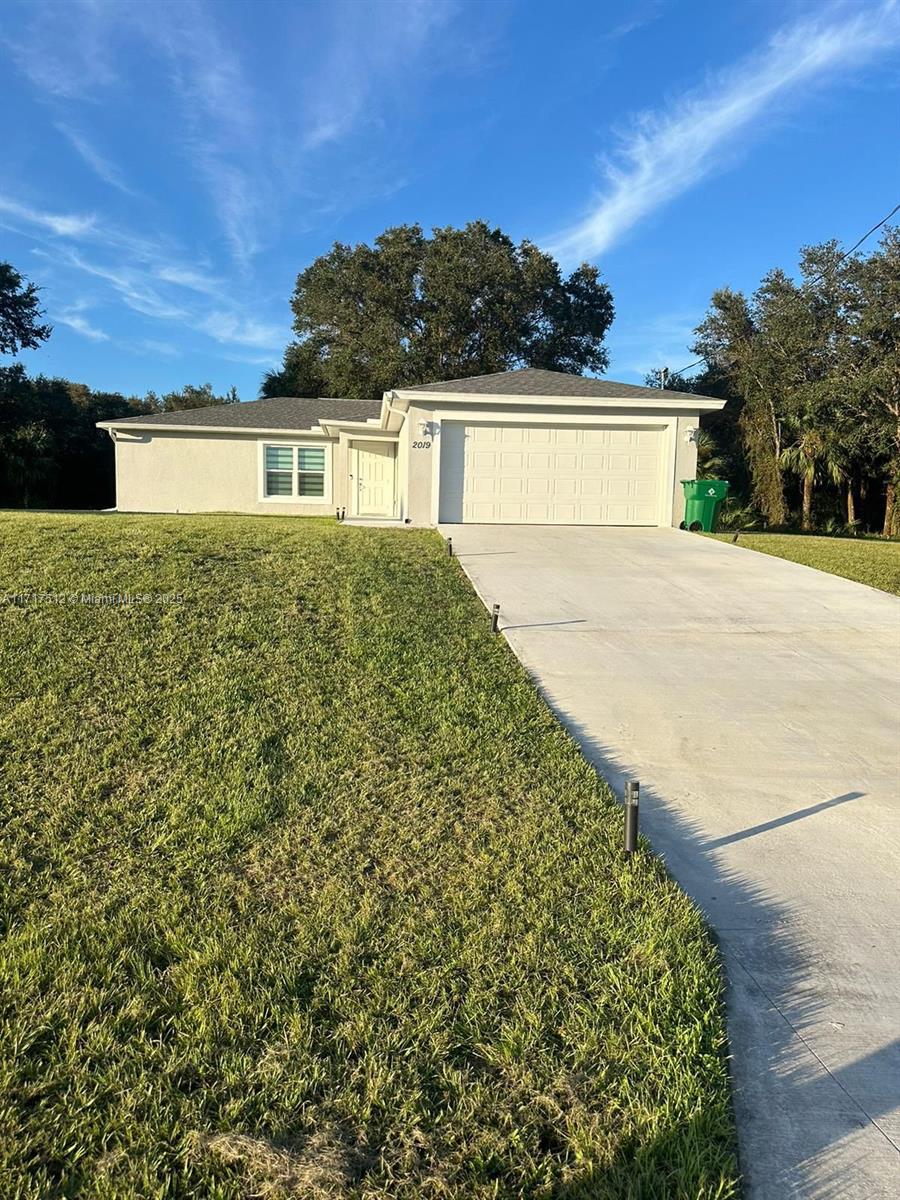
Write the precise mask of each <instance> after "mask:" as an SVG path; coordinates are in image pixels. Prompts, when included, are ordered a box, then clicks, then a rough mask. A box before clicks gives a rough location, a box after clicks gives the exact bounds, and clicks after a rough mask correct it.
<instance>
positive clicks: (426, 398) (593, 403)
mask: <svg viewBox="0 0 900 1200" xmlns="http://www.w3.org/2000/svg"><path fill="white" fill-rule="evenodd" d="M395 394H396V395H397V397H398V398H402V399H403V400H406V401H407V402H409V401H415V402H416V404H418V405H421V406H424V407H427V408H432V407H435V406H437V405H444V404H504V405H511V406H518V407H519V408H522V407H525V406H528V407H541V406H544V407H548V406H549V407H550V408H551V409H553V408H626V409H634V408H638V409H643V408H654V409H669V410H671V411H672V412H718V411H719V409H721V408H724V407H725V401H724V400H717V399H715V398H714V397H712V396H695V395H694V394H693V393H692V392H685V393H684V394H683V399H682V397H681V396H678V397H673V396H665V395H663V394H660V396H659V397H658V398H657V397H655V396H654V397H650V396H510V395H501V394H497V395H492V394H488V393H484V394H480V393H478V392H419V391H416V390H415V389H412V388H411V389H410V390H409V391H407V390H405V389H403V390H401V391H397V392H396V393H395ZM453 419H454V420H455V418H453Z"/></svg>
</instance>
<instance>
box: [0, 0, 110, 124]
mask: <svg viewBox="0 0 900 1200" xmlns="http://www.w3.org/2000/svg"><path fill="white" fill-rule="evenodd" d="M25 11H26V12H27V15H28V20H27V21H26V20H19V21H16V22H15V32H14V33H13V34H12V35H8V36H5V37H0V40H2V41H3V42H4V43H5V44H6V46H7V47H8V49H9V52H10V54H11V55H12V57H13V60H14V61H15V63H16V65H17V66H18V67H19V69H20V70H21V71H22V72H23V74H25V75H26V76H27V77H28V78H29V79H30V81H31V82H32V84H34V86H35V87H36V88H37V89H38V90H39V91H40V92H42V93H44V94H46V95H48V96H51V97H58V98H59V99H60V100H70V99H72V98H74V97H83V96H90V95H92V94H93V93H95V92H96V91H97V89H98V88H103V87H106V86H107V85H109V84H111V83H113V82H115V80H116V78H117V72H116V68H115V66H114V63H115V57H116V56H115V53H114V48H113V45H112V43H111V39H110V31H111V24H110V20H109V18H110V16H114V15H115V14H114V13H113V12H112V10H111V6H107V5H105V4H103V3H98V2H97V0H68V3H66V4H41V3H34V2H32V3H30V4H28V5H27V8H26V9H25Z"/></svg>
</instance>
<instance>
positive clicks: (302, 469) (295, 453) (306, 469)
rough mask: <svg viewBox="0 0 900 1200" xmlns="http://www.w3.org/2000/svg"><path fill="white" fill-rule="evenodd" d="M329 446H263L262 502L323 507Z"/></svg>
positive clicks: (326, 496) (326, 497) (326, 484)
mask: <svg viewBox="0 0 900 1200" xmlns="http://www.w3.org/2000/svg"><path fill="white" fill-rule="evenodd" d="M330 449H331V447H330V446H283V445H282V446H264V447H263V498H264V499H266V500H297V501H301V502H302V501H308V502H309V503H312V504H315V503H317V502H318V503H320V504H325V503H327V502H328V499H329V492H330V490H331V487H330V480H329V479H328V471H329V466H330V453H329V452H330Z"/></svg>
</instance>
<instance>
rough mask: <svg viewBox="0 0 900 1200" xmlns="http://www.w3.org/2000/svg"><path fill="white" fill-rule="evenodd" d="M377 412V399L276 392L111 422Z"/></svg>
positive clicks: (237, 421) (260, 423) (278, 423)
mask: <svg viewBox="0 0 900 1200" xmlns="http://www.w3.org/2000/svg"><path fill="white" fill-rule="evenodd" d="M380 412H381V401H380V400H337V399H320V400H308V399H298V398H297V397H296V396H276V397H273V398H272V399H269V400H245V401H244V402H243V403H241V404H212V405H210V406H209V407H207V408H187V409H183V410H182V411H181V412H167V413H152V414H150V415H149V416H145V417H140V416H139V417H124V418H123V419H122V420H116V421H112V422H110V424H113V425H129V424H135V425H137V424H140V425H194V426H204V425H207V426H210V427H214V428H225V429H312V428H313V427H314V426H315V424H316V422H317V421H318V420H320V419H322V418H326V419H327V418H338V419H341V420H344V421H367V420H368V419H369V418H370V417H377V416H378V414H379V413H380Z"/></svg>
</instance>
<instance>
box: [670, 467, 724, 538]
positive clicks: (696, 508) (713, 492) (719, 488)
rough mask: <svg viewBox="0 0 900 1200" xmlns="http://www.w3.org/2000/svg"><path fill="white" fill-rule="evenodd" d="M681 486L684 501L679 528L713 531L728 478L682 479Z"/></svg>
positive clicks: (705, 531)
mask: <svg viewBox="0 0 900 1200" xmlns="http://www.w3.org/2000/svg"><path fill="white" fill-rule="evenodd" d="M681 486H682V487H683V488H684V501H685V503H684V520H683V521H682V522H681V528H682V529H690V530H691V531H692V532H694V531H696V530H698V529H702V530H703V532H704V533H714V532H715V528H716V521H717V520H718V518H719V509H720V508H721V507H722V501H723V500H724V499H725V497H726V496H727V495H728V480H727V479H682V481H681Z"/></svg>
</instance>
